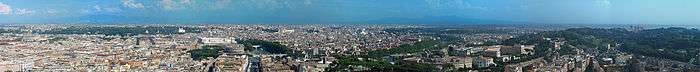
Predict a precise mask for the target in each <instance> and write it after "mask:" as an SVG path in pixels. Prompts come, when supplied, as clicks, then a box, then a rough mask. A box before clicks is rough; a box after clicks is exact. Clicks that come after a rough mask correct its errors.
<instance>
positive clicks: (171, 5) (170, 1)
mask: <svg viewBox="0 0 700 72" xmlns="http://www.w3.org/2000/svg"><path fill="white" fill-rule="evenodd" d="M160 3H161V6H163V8H164V9H166V10H174V9H183V8H192V7H189V6H192V4H193V3H194V1H192V0H179V1H176V0H162V1H160Z"/></svg>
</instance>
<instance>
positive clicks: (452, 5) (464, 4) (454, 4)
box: [425, 0, 488, 10]
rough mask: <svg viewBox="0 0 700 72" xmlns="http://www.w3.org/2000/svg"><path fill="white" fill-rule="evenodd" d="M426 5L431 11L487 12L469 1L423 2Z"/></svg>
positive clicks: (429, 0)
mask: <svg viewBox="0 0 700 72" xmlns="http://www.w3.org/2000/svg"><path fill="white" fill-rule="evenodd" d="M425 2H426V3H427V5H428V6H429V7H431V8H433V9H462V10H487V9H488V8H486V7H482V6H476V5H472V4H471V3H470V2H469V1H463V0H425Z"/></svg>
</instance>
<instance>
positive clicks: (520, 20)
mask: <svg viewBox="0 0 700 72" xmlns="http://www.w3.org/2000/svg"><path fill="white" fill-rule="evenodd" d="M41 23H59V24H536V23H537V24H697V23H700V0H0V24H41Z"/></svg>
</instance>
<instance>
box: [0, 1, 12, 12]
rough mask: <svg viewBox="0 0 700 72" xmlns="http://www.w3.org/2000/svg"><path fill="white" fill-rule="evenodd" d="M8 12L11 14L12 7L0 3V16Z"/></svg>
mask: <svg viewBox="0 0 700 72" xmlns="http://www.w3.org/2000/svg"><path fill="white" fill-rule="evenodd" d="M10 12H12V7H10V5H6V4H5V3H2V2H0V14H10Z"/></svg>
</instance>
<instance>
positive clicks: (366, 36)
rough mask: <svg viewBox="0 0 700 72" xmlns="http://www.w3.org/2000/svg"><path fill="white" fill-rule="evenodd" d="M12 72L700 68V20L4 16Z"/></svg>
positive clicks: (633, 71)
mask: <svg viewBox="0 0 700 72" xmlns="http://www.w3.org/2000/svg"><path fill="white" fill-rule="evenodd" d="M0 33H1V34H2V35H0V70H1V71H5V72H34V71H37V72H47V71H50V72H55V71H58V72H93V71H94V72H125V71H128V72H164V71H165V72H170V71H178V72H179V71H185V72H205V71H206V72H355V71H360V72H367V71H369V72H484V71H485V72H644V71H652V72H693V71H700V67H699V66H698V65H700V63H699V61H697V60H698V59H700V56H698V55H699V54H700V49H698V47H700V45H696V44H697V43H700V38H698V37H697V36H700V31H699V30H697V29H694V28H678V27H660V28H645V27H637V26H619V27H607V28H603V27H591V26H551V27H530V26H521V25H458V26H440V25H236V24H224V25H70V24H42V25H2V26H0Z"/></svg>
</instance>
